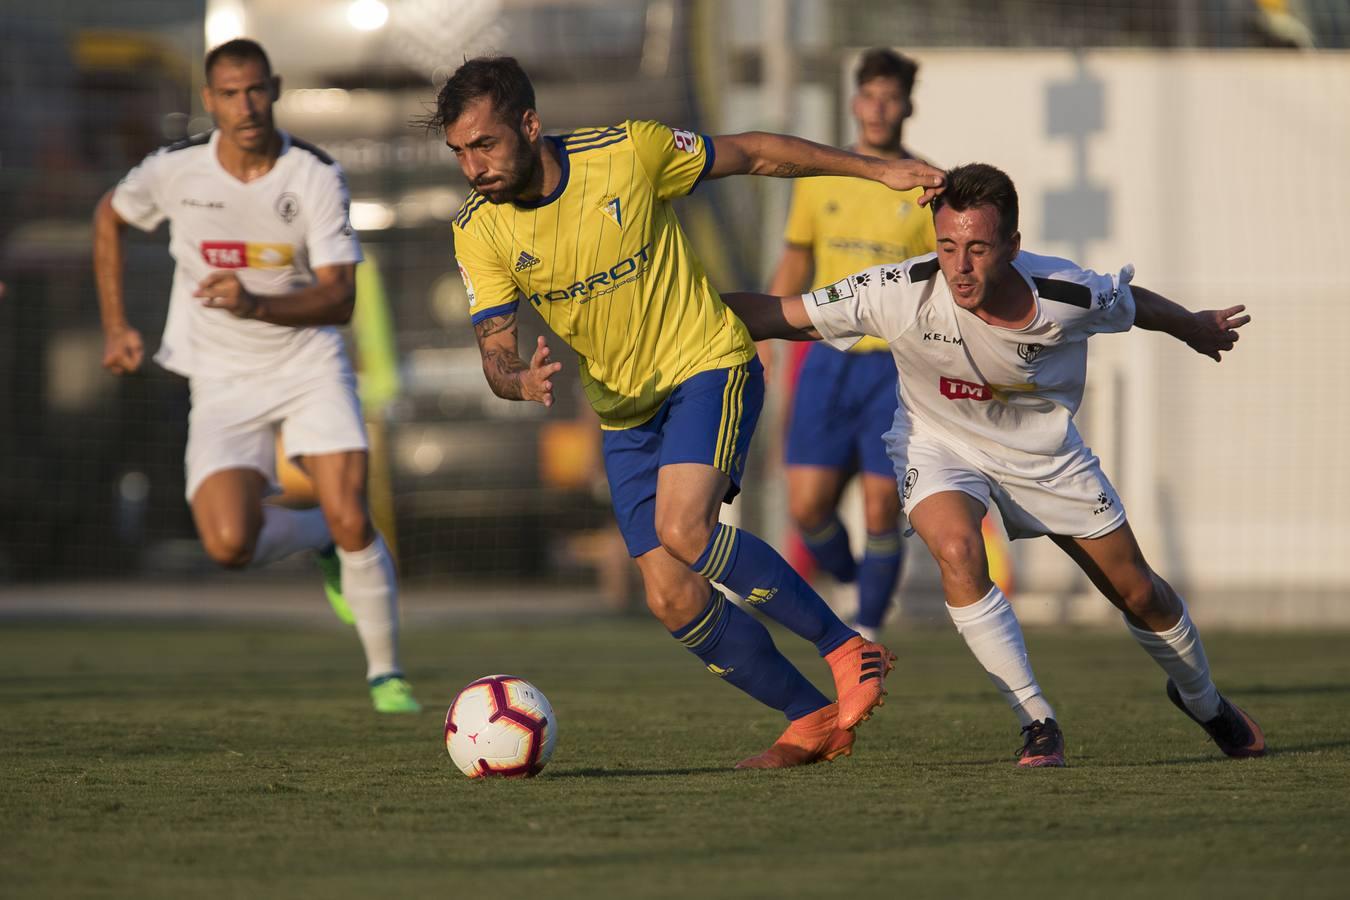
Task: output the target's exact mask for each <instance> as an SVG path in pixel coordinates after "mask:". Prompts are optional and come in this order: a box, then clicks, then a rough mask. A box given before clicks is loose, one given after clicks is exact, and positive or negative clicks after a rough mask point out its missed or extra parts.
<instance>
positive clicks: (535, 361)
mask: <svg viewBox="0 0 1350 900" xmlns="http://www.w3.org/2000/svg"><path fill="white" fill-rule="evenodd" d="M548 355H549V349H548V342H547V341H545V340H544V336H543V335H542V334H541V335H539V342H538V343H537V344H536V345H535V348H534V355H533V356H531V357H530V367H529V368H528V369H526V370H525V371H523V372H521V373H520V387H521V394H522V395H523V397H524V399H526V400H533V401H535V402H536V403H542V404H543V405H545V406H552V405H553V376H554V375H556V374H558V372H560V371H561V370H562V363H558V362H555V363H551V362H549V361H548Z"/></svg>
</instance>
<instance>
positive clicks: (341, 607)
mask: <svg viewBox="0 0 1350 900" xmlns="http://www.w3.org/2000/svg"><path fill="white" fill-rule="evenodd" d="M315 559H316V560H317V561H318V563H319V571H320V572H322V573H323V592H324V594H325V595H326V596H327V597H328V604H329V605H330V606H332V607H333V614H334V615H336V616H337V617H338V618H339V619H341V620H342V622H343V623H344V624H347V625H355V624H356V617H355V616H353V615H352V609H351V607H350V606H348V605H347V598H346V597H343V596H342V561H341V560H339V559H338V555H337V545H335V544H329V545H328V549H327V550H320V551H319V553H318V555H317V556H316V557H315Z"/></svg>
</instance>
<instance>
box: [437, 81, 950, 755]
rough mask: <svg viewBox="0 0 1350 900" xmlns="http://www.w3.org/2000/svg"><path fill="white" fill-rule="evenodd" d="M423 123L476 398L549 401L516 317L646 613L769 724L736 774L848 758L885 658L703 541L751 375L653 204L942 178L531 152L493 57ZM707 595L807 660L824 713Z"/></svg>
mask: <svg viewBox="0 0 1350 900" xmlns="http://www.w3.org/2000/svg"><path fill="white" fill-rule="evenodd" d="M428 124H429V125H430V126H431V127H435V128H438V129H442V130H443V131H444V133H445V138H446V144H447V145H448V146H449V147H450V149H451V150H453V151H454V153H455V156H456V158H457V159H458V160H459V163H460V167H461V168H462V170H463V172H464V175H465V177H466V178H467V179H468V180H469V182H470V184H471V185H472V186H473V188H474V192H473V193H472V194H471V195H470V197H469V199H468V200H467V201H466V202H465V204H464V207H463V209H462V210H461V211H460V213H459V215H458V216H457V217H456V219H455V224H454V238H455V256H456V258H457V260H458V262H459V267H460V270H461V272H462V274H463V276H464V281H465V285H466V287H467V288H468V293H469V306H470V311H471V314H472V318H473V324H474V330H475V333H476V335H477V338H478V345H479V349H480V351H481V353H482V356H483V372H484V374H485V375H486V377H487V379H488V383H489V384H490V385H491V386H492V389H493V391H494V392H495V393H496V394H497V395H498V396H500V397H504V398H508V399H514V400H533V401H536V402H538V403H542V404H544V405H545V406H548V405H551V404H552V401H553V393H552V391H553V383H552V380H551V379H552V376H553V375H554V374H555V373H556V372H557V371H558V370H559V369H560V368H561V363H557V362H552V361H550V353H551V350H550V348H549V346H548V344H547V342H546V340H545V339H544V338H542V337H541V338H540V339H539V341H538V343H537V345H536V346H535V347H534V348H532V350H531V352H530V353H529V354H528V355H529V359H528V360H526V359H522V358H521V356H520V355H519V353H518V349H517V340H516V334H517V329H516V311H517V307H518V305H519V304H520V302H521V301H522V300H523V301H524V302H525V303H526V304H527V305H528V306H530V307H533V308H534V309H535V310H536V311H537V312H538V313H539V314H540V315H541V316H543V318H544V320H545V321H546V322H547V323H548V325H549V327H550V328H551V329H553V331H554V332H555V333H556V334H557V335H558V336H559V337H560V338H562V340H563V341H565V342H566V343H567V344H569V345H570V346H571V347H572V349H573V350H575V351H576V353H577V357H578V360H579V365H580V367H581V378H582V383H583V385H584V386H585V389H586V393H587V396H588V397H589V399H590V402H591V405H592V406H593V407H594V408H595V410H596V412H597V413H598V414H599V415H600V420H601V427H602V428H603V429H604V456H605V469H606V474H607V475H608V478H609V484H610V492H611V495H612V498H613V503H614V511H615V515H616V517H617V518H618V521H619V526H620V529H621V530H622V532H623V535H624V540H625V542H626V543H627V545H628V550H629V553H630V554H631V555H632V556H633V557H634V558H635V559H636V560H637V564H638V568H639V569H640V570H641V572H642V577H643V582H644V585H645V587H646V592H647V603H648V606H649V607H650V609H651V611H652V613H653V614H654V615H655V616H656V617H657V619H659V620H660V621H661V623H662V624H663V625H665V626H666V628H667V629H669V630H670V631H671V633H672V634H673V636H674V637H675V638H676V639H677V640H679V641H680V643H681V644H683V645H684V646H685V647H687V648H688V649H689V650H691V651H692V652H693V653H695V654H696V655H697V656H698V657H699V658H700V660H701V661H702V662H703V663H704V664H705V665H706V666H707V667H708V669H709V670H711V671H712V672H714V673H715V674H717V675H718V676H720V677H722V678H724V679H725V680H727V681H729V682H731V683H732V684H734V685H735V686H736V687H738V688H740V689H741V690H743V691H745V692H746V693H748V694H750V695H751V696H752V697H754V698H755V699H757V700H759V701H761V702H762V703H764V704H766V705H768V706H770V707H773V708H774V709H777V710H779V711H781V712H783V713H784V715H786V716H787V718H788V719H789V725H788V727H787V730H786V731H784V732H783V734H782V736H781V737H780V738H779V739H778V740H777V741H776V742H775V743H774V744H773V745H772V746H771V747H770V748H769V749H768V750H766V751H764V752H763V753H761V754H759V755H757V756H754V757H751V758H749V759H747V760H744V761H743V762H742V763H740V766H742V767H746V768H780V767H784V766H793V765H802V764H806V763H812V762H816V761H818V760H822V759H832V758H834V757H836V756H839V755H841V754H846V753H848V752H850V751H851V750H852V746H853V732H852V729H853V728H854V727H855V726H856V725H857V724H858V723H859V722H860V721H862V720H863V719H864V718H865V717H867V716H868V715H869V714H870V713H871V711H872V709H874V708H875V707H876V706H879V705H880V704H881V702H882V695H883V694H884V690H883V686H882V682H883V679H884V678H885V675H886V672H887V671H889V669H890V668H891V660H892V659H893V657H892V656H891V654H890V653H889V651H887V650H886V648H885V647H883V646H881V645H880V644H877V643H874V642H868V641H865V640H863V639H862V638H861V637H859V636H858V634H857V633H856V632H854V631H853V630H852V629H850V628H848V627H847V626H846V625H844V623H843V622H841V621H840V620H839V619H838V617H837V616H835V615H834V613H832V612H831V611H830V609H829V607H828V606H826V605H825V602H824V601H823V600H822V599H821V598H820V596H819V595H817V594H816V593H815V592H814V591H812V590H811V588H810V586H809V585H807V584H806V582H805V581H803V580H802V579H801V578H800V577H799V576H798V575H797V574H796V573H795V572H794V571H793V570H792V569H791V567H790V566H788V565H787V563H786V562H785V561H784V560H783V559H782V557H780V556H779V555H778V554H777V553H776V552H775V551H774V550H773V549H772V548H771V547H769V546H768V545H767V544H765V543H764V542H763V541H761V540H760V539H759V538H757V537H755V536H754V535H752V534H749V533H748V532H744V531H741V530H739V529H736V528H733V527H729V526H726V525H721V524H719V522H718V509H719V507H720V505H721V504H722V503H723V502H725V501H729V500H730V499H731V498H732V497H733V496H734V495H735V494H736V492H737V491H738V489H739V484H740V480H741V472H742V468H743V467H744V465H745V456H746V451H747V449H748V447H749V443H750V436H751V433H752V432H753V430H754V426H755V422H756V420H757V418H758V415H759V410H760V406H761V404H762V401H763V394H764V378H763V369H762V367H761V366H760V365H759V362H758V359H757V358H756V356H755V347H754V344H753V343H752V342H751V340H750V335H749V333H748V332H747V331H746V330H745V326H744V325H743V324H742V323H741V322H740V320H739V319H737V318H736V316H735V315H733V314H732V313H731V311H730V310H728V309H727V307H726V306H725V305H724V304H723V303H722V301H721V298H720V297H719V296H718V294H717V292H716V291H714V290H713V288H712V286H711V285H710V284H709V283H708V278H707V275H706V274H705V273H704V271H703V267H702V265H700V264H699V261H698V260H697V259H696V258H695V257H694V255H693V253H692V251H691V249H690V247H689V244H688V241H687V240H686V239H685V236H684V233H683V232H682V231H681V230H680V226H679V223H678V222H677V221H676V219H675V215H674V213H673V211H672V210H671V208H670V203H669V201H670V200H671V199H672V198H674V197H678V196H681V195H683V194H687V193H689V192H690V191H692V190H694V188H695V187H696V186H697V185H698V184H699V182H700V181H702V180H704V179H707V178H721V177H723V176H726V175H735V174H745V173H750V174H760V175H772V176H778V177H795V176H802V175H850V176H855V177H861V178H868V179H871V180H874V181H879V182H881V183H883V184H886V185H887V186H888V187H890V188H893V189H895V190H903V191H909V190H912V189H914V188H923V189H924V190H923V192H922V195H921V196H920V198H919V199H920V200H921V201H924V202H926V201H927V200H928V199H931V197H932V196H934V195H935V194H936V193H937V192H938V191H939V190H940V188H941V185H942V176H941V173H940V172H938V171H937V170H936V169H933V168H931V167H929V166H927V165H924V164H922V163H918V162H915V161H911V160H883V159H879V158H875V157H864V156H859V155H855V154H852V153H847V152H844V151H840V150H835V149H832V148H829V147H823V146H820V145H818V144H813V143H810V142H809V141H803V140H800V139H797V138H790V137H785V136H781V135H770V134H762V133H748V134H740V135H730V136H721V137H717V138H711V137H708V136H706V135H700V134H696V133H694V132H690V131H683V130H680V129H672V128H668V127H666V126H664V125H660V124H657V123H655V122H639V121H628V122H623V123H621V124H618V125H614V126H610V127H604V128H587V129H583V130H580V131H576V132H573V133H571V134H567V135H563V136H560V137H544V136H543V134H542V129H541V125H540V120H539V115H538V112H537V111H536V109H535V100H534V88H533V87H532V86H531V84H530V81H529V78H528V76H527V75H526V74H525V72H524V71H523V70H522V69H521V68H520V66H519V65H518V64H517V63H516V61H515V60H513V59H510V58H506V57H498V58H481V59H473V60H469V61H468V62H466V63H465V64H464V65H462V66H461V67H460V68H459V69H458V70H457V71H456V72H455V74H454V75H452V76H451V77H450V79H449V80H448V81H447V82H446V83H445V85H444V87H443V88H442V89H441V91H440V93H439V95H438V97H437V101H436V109H435V112H434V114H433V115H431V116H430V117H429V118H428ZM709 581H715V582H718V583H720V584H723V585H726V586H727V587H728V588H730V589H731V590H733V591H735V592H736V593H737V594H739V595H741V596H742V597H745V598H746V599H747V600H748V601H749V602H750V603H751V604H752V605H754V606H756V607H757V608H758V609H759V610H760V611H761V612H763V613H764V614H765V615H768V616H769V617H770V618H772V619H774V620H776V621H778V622H780V623H782V624H783V625H785V626H786V627H787V628H788V629H790V630H791V631H793V632H794V633H796V634H798V635H800V636H801V637H803V638H805V639H807V640H809V641H811V642H812V643H813V644H814V645H815V646H816V649H817V650H818V652H819V653H820V654H821V656H823V657H825V659H826V661H827V663H828V664H829V665H830V669H831V671H832V674H833V676H834V681H835V688H836V692H837V694H838V698H837V701H836V702H833V703H832V702H830V701H829V700H828V699H827V698H826V697H825V696H824V695H823V694H821V693H820V692H819V691H818V690H816V688H815V687H813V686H812V685H811V683H810V682H809V681H807V680H806V678H805V677H804V676H803V675H802V674H801V673H800V672H799V671H797V669H796V668H795V667H794V666H793V665H792V664H791V663H789V662H788V661H787V659H786V658H785V657H783V655H782V654H781V653H779V651H778V649H777V648H776V647H775V646H774V645H773V641H772V640H771V639H770V637H769V634H768V632H767V631H766V630H765V629H764V627H763V626H762V625H761V624H759V622H757V621H756V620H755V619H754V618H753V617H751V616H750V615H748V614H746V613H745V612H743V611H742V610H740V609H739V608H738V607H736V606H735V605H734V604H732V603H730V602H728V601H727V600H726V599H725V597H723V596H722V594H721V593H720V592H719V591H717V590H715V589H713V588H712V587H711V586H710V584H709Z"/></svg>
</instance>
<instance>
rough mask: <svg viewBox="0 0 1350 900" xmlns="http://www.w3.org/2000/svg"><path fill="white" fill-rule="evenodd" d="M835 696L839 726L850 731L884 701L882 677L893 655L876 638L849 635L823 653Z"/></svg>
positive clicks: (884, 690)
mask: <svg viewBox="0 0 1350 900" xmlns="http://www.w3.org/2000/svg"><path fill="white" fill-rule="evenodd" d="M825 662H826V663H828V664H829V666H830V672H831V673H833V675H834V690H835V693H836V694H837V695H838V697H839V727H840V728H842V729H844V730H845V731H851V730H852V729H854V728H856V727H857V726H858V723H859V722H862V721H864V720H866V719H870V718H871V717H872V710H874V709H876V708H877V707H878V706H881V705H882V704H883V703H885V702H886V701H885V699H884V698H885V696H886V687H885V681H886V676H887V675H888V674H889V673H890V671H891V669H894V668H895V666H894V665H892V663H894V662H895V654H894V653H892V652H891V651H889V650H887V649H886V648H885V647H883V646H882V645H881V644H878V643H877V642H876V641H866V640H863V639H862V638H861V637H852V638H849V639H848V640H847V641H845V642H844V643H842V644H840V645H839V646H838V647H835V648H834V649H833V650H831V651H830V652H829V653H828V654H826V656H825Z"/></svg>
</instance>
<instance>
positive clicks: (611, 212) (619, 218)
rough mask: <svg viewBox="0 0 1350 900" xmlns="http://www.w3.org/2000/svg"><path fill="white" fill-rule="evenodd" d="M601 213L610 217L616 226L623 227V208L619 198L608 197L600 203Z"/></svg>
mask: <svg viewBox="0 0 1350 900" xmlns="http://www.w3.org/2000/svg"><path fill="white" fill-rule="evenodd" d="M600 211H601V212H602V213H604V214H605V215H606V216H608V217H609V219H610V221H612V222H613V223H614V224H615V225H618V226H619V227H620V228H622V227H623V207H622V206H621V205H620V203H619V198H618V197H606V198H605V199H603V200H601V201H600Z"/></svg>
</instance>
